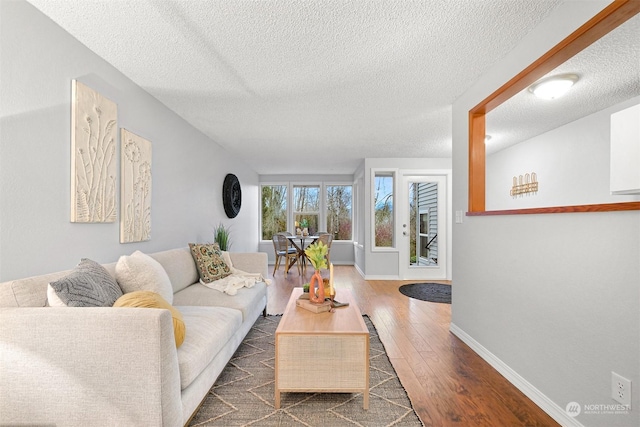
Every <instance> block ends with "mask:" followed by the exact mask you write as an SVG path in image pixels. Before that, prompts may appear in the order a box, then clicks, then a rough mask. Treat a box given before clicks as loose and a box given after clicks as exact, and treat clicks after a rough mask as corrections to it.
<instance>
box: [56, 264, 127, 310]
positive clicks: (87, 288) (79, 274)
mask: <svg viewBox="0 0 640 427" xmlns="http://www.w3.org/2000/svg"><path fill="white" fill-rule="evenodd" d="M48 295H50V296H51V297H52V298H49V305H51V306H67V307H111V306H112V305H113V303H114V302H116V300H117V299H118V298H120V297H121V296H122V290H121V289H120V286H118V283H117V282H116V279H114V278H113V277H112V276H111V274H109V272H108V271H107V270H106V269H105V268H104V267H103V266H101V265H100V264H98V263H97V262H95V261H92V260H90V259H87V258H83V259H82V260H81V261H80V263H79V264H78V265H77V266H76V267H75V268H74V269H73V270H72V271H71V273H69V274H68V275H67V276H65V277H63V278H62V279H60V280H56V281H55V282H51V283H49V290H48ZM52 301H55V302H54V303H52Z"/></svg>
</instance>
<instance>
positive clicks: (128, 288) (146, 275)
mask: <svg viewBox="0 0 640 427" xmlns="http://www.w3.org/2000/svg"><path fill="white" fill-rule="evenodd" d="M116 280H117V281H118V284H119V285H120V287H121V288H122V291H123V292H124V293H125V294H126V293H129V292H134V291H151V292H155V293H157V294H160V295H162V298H164V299H165V300H166V301H167V302H168V303H169V304H171V303H172V302H173V287H172V286H171V280H169V276H168V275H167V272H166V271H164V268H163V267H162V265H161V264H160V263H159V262H158V261H156V260H155V259H153V258H152V257H150V256H149V255H147V254H145V253H142V252H140V251H135V252H134V253H132V254H131V255H129V256H127V255H123V256H121V257H120V259H118V263H117V264H116Z"/></svg>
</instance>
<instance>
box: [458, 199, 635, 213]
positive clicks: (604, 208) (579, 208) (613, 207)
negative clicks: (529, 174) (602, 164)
mask: <svg viewBox="0 0 640 427" xmlns="http://www.w3.org/2000/svg"><path fill="white" fill-rule="evenodd" d="M637 210H640V202H624V203H599V204H594V205H574V206H551V207H547V208H529V209H508V210H497V211H482V212H467V216H493V215H526V214H548V213H571V212H573V213H579V212H613V211H637Z"/></svg>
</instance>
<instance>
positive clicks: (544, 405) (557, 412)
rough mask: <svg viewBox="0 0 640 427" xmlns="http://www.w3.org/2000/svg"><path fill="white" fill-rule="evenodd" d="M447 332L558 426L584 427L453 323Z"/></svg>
mask: <svg viewBox="0 0 640 427" xmlns="http://www.w3.org/2000/svg"><path fill="white" fill-rule="evenodd" d="M449 331H450V332H451V333H452V334H454V335H455V336H456V337H458V338H460V339H461V340H462V341H463V342H464V343H465V344H467V345H468V346H469V347H471V349H472V350H473V351H475V352H476V353H477V354H478V355H479V356H480V357H482V358H483V359H484V360H485V361H486V362H487V363H488V364H489V365H491V366H492V367H493V368H494V369H495V370H496V371H498V372H499V373H500V374H501V375H502V376H503V377H505V378H506V379H507V380H508V381H509V382H510V383H511V384H513V385H514V386H515V387H516V388H517V389H518V390H520V391H521V392H522V393H524V395H525V396H527V397H528V398H529V399H531V401H532V402H533V403H535V404H536V405H538V406H539V407H540V409H542V410H543V411H544V412H546V413H547V414H548V415H549V416H550V417H551V418H553V419H554V420H556V421H557V422H558V423H560V425H562V426H565V427H584V425H583V424H582V423H580V422H578V420H576V419H575V418H573V417H571V416H570V415H569V414H567V412H566V411H565V410H564V408H561V407H560V406H558V405H557V404H556V403H555V402H554V401H552V400H551V399H549V398H548V397H547V396H546V395H545V394H543V393H542V392H541V391H540V390H538V389H537V388H535V387H534V386H533V385H532V384H531V383H529V382H528V381H527V380H525V379H524V378H523V377H522V376H520V374H518V373H517V372H516V371H514V370H513V369H511V368H510V367H509V366H508V365H507V364H506V363H504V362H503V361H502V360H500V359H499V358H498V357H496V356H495V355H494V354H493V353H491V352H490V351H489V350H487V349H486V348H485V347H484V346H483V345H482V344H480V343H479V342H478V341H476V340H475V339H473V338H472V337H471V336H470V335H468V334H467V333H466V332H465V331H463V330H462V329H460V328H459V327H458V326H456V325H455V324H454V323H453V322H452V323H451V325H450V326H449Z"/></svg>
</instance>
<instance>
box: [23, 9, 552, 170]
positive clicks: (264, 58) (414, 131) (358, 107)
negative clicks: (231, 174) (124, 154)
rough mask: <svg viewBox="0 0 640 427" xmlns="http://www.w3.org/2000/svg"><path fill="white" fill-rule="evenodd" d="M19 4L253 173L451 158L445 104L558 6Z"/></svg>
mask: <svg viewBox="0 0 640 427" xmlns="http://www.w3.org/2000/svg"><path fill="white" fill-rule="evenodd" d="M29 1H30V3H32V4H34V5H35V6H36V7H37V8H38V9H40V10H41V11H43V12H44V13H45V14H46V15H48V16H49V17H50V18H51V19H53V20H54V21H55V22H57V23H58V24H59V25H60V26H62V27H63V28H64V29H66V30H67V31H68V32H69V33H71V34H72V35H73V36H75V37H76V38H77V39H78V40H80V41H81V42H82V43H84V44H85V45H86V46H87V47H89V48H90V49H91V50H93V51H94V52H95V53H97V54H98V55H99V56H101V57H103V58H104V59H105V60H107V61H108V62H109V63H111V64H112V65H113V66H115V67H116V68H117V69H118V70H120V71H121V72H122V73H123V74H125V75H126V76H128V77H129V78H130V79H132V80H133V81H134V82H135V83H137V84H138V85H139V86H141V87H142V88H144V89H145V90H147V91H148V92H149V93H150V94H151V95H153V96H154V97H156V98H157V99H158V100H160V101H161V102H163V103H164V104H165V105H166V106H167V107H169V108H170V109H171V110H173V111H175V112H176V113H177V114H179V115H180V116H181V117H183V118H184V119H185V120H187V121H188V122H189V123H191V124H192V125H193V126H194V127H196V128H198V129H200V130H201V131H202V132H203V133H204V134H206V135H208V136H209V137H210V138H211V139H212V140H213V141H215V142H217V143H219V144H220V145H222V146H223V147H225V148H226V149H227V150H228V151H230V152H232V153H234V154H235V155H237V156H240V157H243V158H244V159H245V160H246V162H247V163H248V164H249V165H250V166H251V167H252V168H253V169H255V170H256V171H257V172H258V173H261V174H287V173H331V174H342V173H347V174H350V173H353V172H354V170H355V168H356V167H357V166H358V165H359V163H360V162H361V161H362V159H363V158H365V157H450V156H451V104H452V102H453V101H454V100H455V99H456V97H458V96H459V95H461V94H462V93H463V92H464V91H465V90H466V89H467V88H468V87H469V86H470V85H471V84H472V83H473V82H474V81H475V80H476V79H477V78H478V77H479V76H480V75H482V74H483V73H484V72H485V71H486V70H487V69H488V68H489V67H490V66H491V65H492V64H494V63H495V62H496V61H498V60H500V59H501V58H502V57H504V56H505V55H506V54H507V53H508V52H509V51H510V50H512V49H513V48H514V47H515V46H516V45H517V44H518V43H519V41H520V40H521V39H522V38H523V37H524V36H525V35H526V34H527V33H529V32H530V31H531V30H532V28H534V27H535V26H536V25H537V24H538V23H539V22H540V21H542V20H543V19H544V18H545V17H546V16H547V15H548V14H549V13H550V12H551V10H552V9H553V8H554V7H556V6H557V5H558V3H560V0H548V1H545V0H542V1H540V0H484V1H474V0H440V1H436V0H422V1H406V0H385V1H369V0H361V1H352V2H345V1H339V0H308V1H307V0H300V1H249V0H247V1H237V0H220V1H198V0H190V1H188V0H183V1H178V0H161V1H151V0H147V1H145V0H131V1H124V0H119V1H110V0H93V1H87V0H29ZM301 157H304V158H307V159H314V160H316V161H314V162H304V163H302V162H299V161H298V160H299V159H300V158H301Z"/></svg>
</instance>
